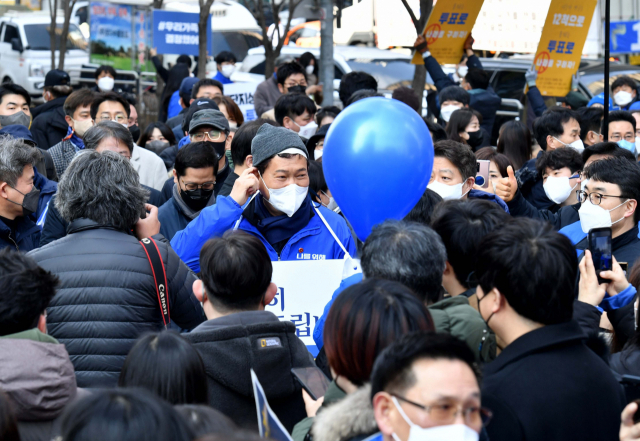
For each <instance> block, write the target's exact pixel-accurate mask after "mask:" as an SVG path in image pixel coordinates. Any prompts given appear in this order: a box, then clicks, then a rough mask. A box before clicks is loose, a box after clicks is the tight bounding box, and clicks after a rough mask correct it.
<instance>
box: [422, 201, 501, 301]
mask: <svg viewBox="0 0 640 441" xmlns="http://www.w3.org/2000/svg"><path fill="white" fill-rule="evenodd" d="M509 220H510V218H509V215H508V214H507V213H505V212H504V210H502V209H501V208H500V207H498V206H497V205H496V204H492V203H490V202H487V201H478V200H473V199H467V200H457V201H447V202H444V203H442V204H439V205H438V206H437V207H436V209H435V210H434V213H433V220H432V221H431V228H433V229H434V231H435V232H436V233H438V234H439V235H440V238H441V239H442V242H443V243H444V246H445V248H446V250H447V261H446V264H445V269H444V273H443V275H442V286H443V287H444V289H445V291H447V293H448V294H449V295H450V296H451V297H456V296H464V297H466V298H467V299H469V304H470V305H471V306H472V307H473V308H475V309H476V310H477V309H478V298H477V297H476V295H475V293H476V290H475V286H471V285H470V283H469V276H470V275H471V273H472V272H473V271H474V266H475V263H476V260H477V256H478V245H479V243H480V241H481V240H482V238H483V237H484V236H486V235H487V234H489V233H490V232H492V231H494V230H497V229H499V228H502V226H504V225H505V224H506V223H507V222H509Z"/></svg>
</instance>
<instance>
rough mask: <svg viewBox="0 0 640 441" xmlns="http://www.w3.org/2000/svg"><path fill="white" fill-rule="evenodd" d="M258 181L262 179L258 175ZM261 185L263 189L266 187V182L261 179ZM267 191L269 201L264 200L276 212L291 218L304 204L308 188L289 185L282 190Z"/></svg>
mask: <svg viewBox="0 0 640 441" xmlns="http://www.w3.org/2000/svg"><path fill="white" fill-rule="evenodd" d="M260 179H262V175H260ZM262 183H263V184H264V186H265V187H267V184H266V182H264V179H262ZM267 190H269V199H267V198H265V200H266V201H267V202H268V203H269V204H271V206H273V208H275V209H276V210H279V211H282V212H283V213H284V214H286V215H287V216H289V217H291V216H293V215H294V214H295V212H296V211H298V208H300V206H301V205H302V203H303V202H304V199H305V198H306V197H307V193H308V192H309V187H300V186H299V185H298V184H290V185H287V186H286V187H283V188H277V189H273V190H272V189H270V188H269V187H267Z"/></svg>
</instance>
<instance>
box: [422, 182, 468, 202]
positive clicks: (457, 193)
mask: <svg viewBox="0 0 640 441" xmlns="http://www.w3.org/2000/svg"><path fill="white" fill-rule="evenodd" d="M462 186H463V183H461V184H455V185H447V184H443V183H442V182H438V181H436V180H434V181H433V182H430V183H429V185H427V188H428V189H429V190H432V191H435V192H436V193H438V194H439V195H440V197H441V198H442V199H444V200H445V201H450V200H455V199H462V197H463V196H464V195H465V194H467V193H469V192H470V191H471V189H469V190H467V192H466V193H465V194H462Z"/></svg>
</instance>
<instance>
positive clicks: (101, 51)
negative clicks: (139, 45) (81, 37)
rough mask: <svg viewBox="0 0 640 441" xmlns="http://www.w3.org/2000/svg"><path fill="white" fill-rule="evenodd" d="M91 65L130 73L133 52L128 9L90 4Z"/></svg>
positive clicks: (112, 5)
mask: <svg viewBox="0 0 640 441" xmlns="http://www.w3.org/2000/svg"><path fill="white" fill-rule="evenodd" d="M89 8H90V9H89V10H90V13H91V20H90V22H91V36H90V37H89V38H90V49H91V56H90V59H91V62H92V63H96V64H106V65H109V66H113V67H114V68H115V69H123V70H131V69H132V59H133V55H134V54H133V52H134V48H133V47H132V42H133V38H132V35H131V28H132V22H131V21H132V9H131V6H129V5H116V4H113V3H105V2H91V3H90V4H89Z"/></svg>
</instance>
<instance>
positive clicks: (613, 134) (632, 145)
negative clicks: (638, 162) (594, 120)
mask: <svg viewBox="0 0 640 441" xmlns="http://www.w3.org/2000/svg"><path fill="white" fill-rule="evenodd" d="M607 121H608V127H604V121H602V133H604V131H605V130H607V133H608V134H609V141H610V142H615V143H617V144H618V145H619V146H620V147H622V148H623V149H626V150H629V151H630V152H631V153H633V154H634V155H635V156H636V157H637V156H638V152H637V151H636V119H635V118H634V116H633V115H632V114H631V113H630V112H627V111H625V110H615V111H613V112H610V113H609V118H608V119H607Z"/></svg>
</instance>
